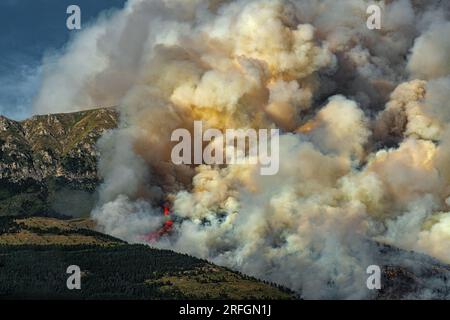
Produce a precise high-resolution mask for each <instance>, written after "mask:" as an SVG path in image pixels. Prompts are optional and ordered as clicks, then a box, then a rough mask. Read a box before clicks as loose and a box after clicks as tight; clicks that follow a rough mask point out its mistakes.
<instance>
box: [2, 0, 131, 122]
mask: <svg viewBox="0 0 450 320" xmlns="http://www.w3.org/2000/svg"><path fill="white" fill-rule="evenodd" d="M125 2H126V1H125V0H94V1H93V0H1V1H0V114H2V115H5V116H7V117H10V118H13V119H23V118H25V117H28V116H29V115H30V114H31V104H32V101H33V97H34V94H35V93H36V91H37V89H38V87H39V83H40V69H41V68H40V65H41V62H42V59H43V58H44V57H45V56H46V55H51V54H54V53H57V52H58V51H59V50H61V49H63V48H64V46H65V44H66V43H67V42H68V41H69V40H70V37H71V36H72V35H73V34H74V33H76V32H77V31H70V30H68V29H67V28H66V19H67V17H68V15H67V14H66V9H67V7H68V6H69V5H71V4H76V5H78V6H80V8H81V18H82V26H83V25H85V26H86V25H87V24H89V23H90V22H92V21H93V20H95V19H96V18H97V17H98V16H99V14H100V13H104V14H108V12H111V10H114V9H115V8H121V7H123V5H124V3H125Z"/></svg>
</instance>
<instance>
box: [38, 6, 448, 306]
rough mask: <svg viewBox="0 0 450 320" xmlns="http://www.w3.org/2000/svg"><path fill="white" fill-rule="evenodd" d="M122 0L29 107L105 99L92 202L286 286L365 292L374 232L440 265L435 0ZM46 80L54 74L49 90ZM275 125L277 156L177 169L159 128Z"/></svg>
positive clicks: (443, 135)
mask: <svg viewBox="0 0 450 320" xmlns="http://www.w3.org/2000/svg"><path fill="white" fill-rule="evenodd" d="M371 3H372V2H371V1H362V0H346V1H334V0H310V1H306V0H304V1H300V0H299V1H294V0H292V1H288V0H286V1H284V0H261V1H243V0H242V1H239V0H236V1H207V0H189V1H186V0H183V1H181V0H180V1H178V0H172V1H170V0H165V1H156V0H130V1H129V2H128V4H127V5H126V7H125V9H123V10H122V11H119V12H117V13H116V14H114V15H113V16H111V17H110V18H108V19H106V18H104V19H101V20H100V21H99V22H98V23H97V24H95V25H93V26H91V27H90V28H88V29H86V30H85V31H83V32H82V33H81V34H80V36H79V37H77V38H76V39H75V40H74V41H73V43H72V44H71V45H70V46H69V48H68V51H67V53H66V54H65V55H63V56H62V57H61V58H60V59H59V60H57V61H56V62H54V63H52V64H51V65H49V66H47V68H46V78H45V81H44V83H43V86H42V89H41V91H40V94H39V96H38V98H37V100H36V104H35V106H36V111H37V112H53V111H69V110H78V109H80V108H83V107H91V106H98V105H120V110H121V126H120V128H118V129H117V130H115V131H113V132H111V133H109V134H107V135H105V136H104V137H103V138H102V139H101V141H100V142H99V146H100V150H101V152H102V157H101V160H100V165H99V170H100V173H101V175H102V177H103V178H104V183H103V185H102V186H101V187H100V202H99V203H98V206H97V208H96V209H95V210H94V211H93V213H92V216H93V218H94V219H96V220H97V222H98V224H99V226H100V227H102V228H103V230H105V231H106V232H108V233H110V234H112V235H115V236H119V237H121V238H123V239H126V240H129V241H143V240H142V239H143V237H144V236H145V235H146V234H148V233H151V232H155V231H156V230H158V228H159V227H160V226H161V225H162V223H163V217H162V214H161V213H160V211H161V209H160V208H161V205H162V204H163V203H165V202H167V201H168V202H170V203H171V204H172V206H173V208H172V211H173V214H172V215H173V216H174V217H173V219H174V222H175V224H174V229H173V232H172V233H171V234H170V235H166V236H163V237H162V238H161V239H160V240H159V242H157V243H156V244H155V245H157V246H159V247H163V248H171V249H174V250H177V251H182V252H187V253H190V254H193V255H196V256H199V257H202V258H207V259H210V260H212V261H214V262H216V263H219V264H222V265H226V266H229V267H232V268H235V269H238V270H241V271H244V272H246V273H249V274H251V275H254V276H258V277H261V278H264V279H268V280H271V281H276V282H279V283H282V284H285V285H287V286H289V287H291V288H293V289H295V290H298V291H300V292H301V293H302V294H303V296H304V297H306V298H323V297H327V298H358V297H367V296H368V295H369V293H368V291H367V288H366V277H367V275H366V273H365V271H366V268H367V266H369V265H371V264H376V262H377V254H376V250H375V248H374V247H373V242H371V241H369V240H378V241H383V242H387V243H391V244H393V245H396V246H399V247H402V248H406V249H412V250H416V251H420V252H424V253H427V254H430V255H432V256H434V257H437V258H439V259H441V260H443V261H445V262H449V263H450V209H449V205H450V188H449V181H450V165H449V163H450V162H449V160H450V131H449V129H448V123H449V122H450V113H449V111H448V110H450V105H449V101H450V99H449V98H450V96H449V92H450V69H449V66H450V63H449V56H450V40H449V39H450V38H448V37H447V36H446V34H448V31H447V30H448V29H449V25H450V22H448V15H449V14H450V11H449V9H448V5H446V4H442V3H441V2H439V1H429V2H427V4H423V3H422V2H419V1H409V0H398V1H379V2H377V3H378V4H379V5H380V6H381V7H382V8H383V20H382V21H383V24H382V29H381V30H369V29H368V28H367V27H366V19H367V15H366V9H367V7H368V5H369V4H371ZM58 88H60V89H58ZM194 120H202V121H203V122H204V126H205V128H218V129H225V128H232V129H233V128H255V129H260V128H275V127H277V128H280V129H281V130H282V132H283V134H282V136H281V137H280V171H279V173H278V174H277V175H274V176H260V175H259V168H258V166H257V165H239V166H234V165H230V166H207V165H199V166H176V165H174V164H173V163H172V162H171V161H170V151H171V147H172V144H171V143H170V135H171V132H172V131H173V130H174V129H177V128H187V129H189V130H192V126H193V121H194Z"/></svg>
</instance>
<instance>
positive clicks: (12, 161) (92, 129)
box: [0, 108, 118, 215]
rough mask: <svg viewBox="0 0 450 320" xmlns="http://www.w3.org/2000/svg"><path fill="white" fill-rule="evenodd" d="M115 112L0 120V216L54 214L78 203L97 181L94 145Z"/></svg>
mask: <svg viewBox="0 0 450 320" xmlns="http://www.w3.org/2000/svg"><path fill="white" fill-rule="evenodd" d="M117 120H118V113H117V112H116V110H115V109H112V108H111V109H95V110H89V111H83V112H77V113H68V114H53V115H43V116H34V117H32V118H31V119H28V120H25V121H20V122H18V121H13V120H10V119H7V118H5V117H3V116H0V159H1V161H0V215H17V214H27V215H33V214H41V215H42V214H50V215H51V214H56V213H61V212H58V211H61V210H59V209H60V208H64V207H65V208H71V207H74V206H71V202H74V203H77V204H78V206H79V205H80V204H84V206H82V207H80V208H76V209H78V210H76V209H74V210H76V211H77V212H70V211H69V212H66V213H68V214H71V213H73V214H84V213H86V212H87V213H88V212H89V209H90V208H89V206H90V204H91V203H92V202H93V192H94V190H95V186H96V185H97V183H98V176H97V170H96V163H97V151H96V149H95V143H96V141H97V139H98V138H99V137H100V136H101V135H102V134H103V133H104V132H105V131H106V130H109V129H111V128H114V127H115V126H116V125H117Z"/></svg>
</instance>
